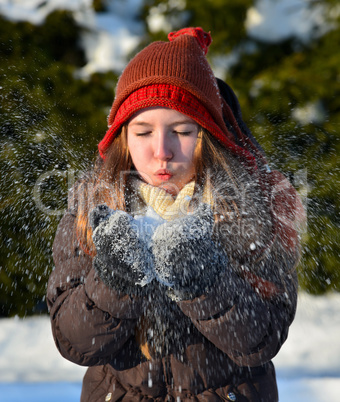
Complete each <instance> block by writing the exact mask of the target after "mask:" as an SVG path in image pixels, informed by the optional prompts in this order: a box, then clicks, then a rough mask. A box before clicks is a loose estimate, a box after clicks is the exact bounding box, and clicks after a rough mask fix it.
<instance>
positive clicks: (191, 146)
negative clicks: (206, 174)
mask: <svg viewBox="0 0 340 402" xmlns="http://www.w3.org/2000/svg"><path fill="white" fill-rule="evenodd" d="M196 140H197V139H191V138H188V140H187V141H186V142H185V143H184V144H182V152H183V155H185V158H186V159H187V161H188V162H189V163H191V162H193V159H194V154H195V149H196Z"/></svg>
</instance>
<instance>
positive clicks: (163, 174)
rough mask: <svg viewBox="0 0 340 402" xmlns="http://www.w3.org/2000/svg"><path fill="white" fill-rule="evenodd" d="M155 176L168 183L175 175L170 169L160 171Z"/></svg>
mask: <svg viewBox="0 0 340 402" xmlns="http://www.w3.org/2000/svg"><path fill="white" fill-rule="evenodd" d="M154 174H155V176H157V177H158V178H160V179H161V180H163V181H168V180H170V179H171V177H172V176H173V175H174V174H173V173H172V172H171V171H170V170H168V169H159V170H157V172H155V173H154Z"/></svg>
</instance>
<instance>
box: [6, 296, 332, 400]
mask: <svg viewBox="0 0 340 402" xmlns="http://www.w3.org/2000/svg"><path fill="white" fill-rule="evenodd" d="M339 311H340V294H331V295H328V296H323V297H313V296H309V295H306V294H304V293H302V294H301V295H300V296H299V304H298V311H297V315H296V319H295V321H294V323H293V324H292V326H291V330H290V333H289V337H288V340H287V341H286V343H285V344H284V345H283V347H282V349H281V351H280V353H279V354H278V356H277V357H276V358H275V359H274V363H275V366H276V370H277V376H278V384H279V392H280V401H281V402H307V401H310V400H313V401H316V402H326V401H327V402H336V401H338V400H339V391H340V314H339ZM84 372H85V368H84V367H80V366H77V365H75V364H72V363H70V362H68V361H67V360H65V359H63V358H62V357H61V356H60V355H59V353H58V352H57V349H56V347H55V345H54V342H53V339H52V334H51V329H50V323H49V319H48V317H45V316H43V317H41V316H40V317H30V318H26V319H18V318H12V319H1V320H0V402H14V401H17V400H19V399H21V397H22V395H25V400H26V401H29V402H40V401H41V402H42V401H45V400H46V398H47V397H48V400H49V401H50V402H54V401H55V402H57V401H58V402H59V401H61V400H62V401H63V402H71V401H77V400H79V396H80V392H81V380H82V377H83V374H84Z"/></svg>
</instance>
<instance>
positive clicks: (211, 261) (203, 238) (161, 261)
mask: <svg viewBox="0 0 340 402" xmlns="http://www.w3.org/2000/svg"><path fill="white" fill-rule="evenodd" d="M213 225H214V218H213V213H212V211H211V208H210V207H209V206H208V205H206V204H203V205H202V206H200V208H199V209H198V211H197V212H196V213H195V214H192V215H189V216H187V217H185V218H181V219H178V220H174V221H170V222H167V223H164V224H163V225H161V226H159V227H158V228H157V229H156V231H155V233H154V235H153V249H152V250H153V255H154V259H155V271H156V275H157V279H158V280H159V281H160V282H161V283H163V284H164V285H166V286H168V287H169V288H171V289H173V292H172V294H174V299H179V300H180V299H185V298H187V299H188V298H193V297H195V296H198V295H201V294H203V293H204V292H207V291H209V289H211V287H212V286H213V285H214V283H215V282H216V281H217V278H218V277H219V276H220V275H221V274H222V273H223V271H225V269H226V266H227V262H228V260H227V256H226V254H225V252H224V251H223V250H222V249H221V248H220V247H219V246H218V245H217V244H216V242H215V241H214V240H213V238H212V230H213Z"/></svg>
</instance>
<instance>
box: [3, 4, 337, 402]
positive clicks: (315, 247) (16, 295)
mask: <svg viewBox="0 0 340 402" xmlns="http://www.w3.org/2000/svg"><path fill="white" fill-rule="evenodd" d="M185 26H201V27H202V28H203V29H204V30H206V31H210V32H211V34H212V38H213V43H212V45H211V46H210V49H209V53H208V59H209V61H210V63H211V65H212V66H213V69H214V72H215V75H216V76H218V77H220V78H222V79H224V80H226V81H227V82H228V83H229V84H230V85H231V87H232V88H233V89H234V91H235V92H236V94H237V96H238V98H239V100H240V103H241V108H242V111H243V117H244V120H245V121H246V123H247V125H248V126H249V127H250V129H251V130H252V132H253V134H254V136H255V137H256V138H257V139H258V141H259V142H260V143H261V144H262V146H263V148H264V149H265V151H266V153H267V156H268V158H269V160H270V163H271V165H272V167H273V168H277V169H279V170H281V171H282V172H283V173H284V174H285V175H286V177H288V178H289V179H290V180H291V182H292V183H293V185H294V186H295V187H296V188H297V189H298V191H299V192H300V195H301V197H302V201H303V203H304V206H305V208H306V211H307V218H308V222H307V227H306V228H305V229H304V231H303V233H302V237H303V258H302V261H301V264H300V265H299V267H298V271H299V277H300V296H299V304H298V312H297V317H296V320H295V321H294V323H293V325H292V327H291V331H290V336H289V338H288V341H287V342H286V344H285V345H284V346H283V348H282V350H281V351H280V353H279V355H278V357H276V358H275V359H274V360H275V365H276V368H277V373H278V382H279V392H280V396H281V398H280V400H281V401H289V402H302V401H309V400H316V401H327V402H329V401H337V400H339V392H338V391H339V384H340V343H339V339H340V315H339V310H340V270H339V262H340V261H339V255H340V252H339V251H340V250H339V244H340V241H339V240H340V239H339V222H340V214H339V186H340V183H339V179H340V172H339V162H338V160H339V154H340V67H339V66H340V52H339V43H340V5H339V2H338V0H237V1H234V0H166V1H160V0H0V317H1V319H0V400H1V401H2V402H12V401H14V400H18V399H22V396H23V395H25V400H27V401H32V402H40V401H45V400H46V397H48V399H49V401H52V402H53V401H54V400H55V401H60V400H63V401H64V402H67V401H75V400H79V395H80V390H81V378H82V375H83V373H84V368H82V367H78V366H75V365H73V364H71V363H69V362H67V361H66V360H64V359H62V358H61V357H60V356H59V355H58V352H57V349H56V348H55V346H54V344H53V340H52V335H51V330H50V328H49V319H48V316H47V308H46V301H45V293H46V284H47V280H48V276H49V274H50V272H51V270H52V269H53V261H52V243H53V238H54V235H55V231H56V228H57V225H58V222H59V220H60V219H61V217H62V215H63V213H64V211H65V208H66V206H67V192H68V189H69V188H70V187H71V186H72V185H73V183H74V182H75V180H76V179H77V177H79V175H81V173H82V172H84V171H86V170H88V169H90V168H91V166H92V164H93V161H94V159H95V157H96V153H97V144H98V142H99V141H100V139H101V138H102V137H103V135H104V134H105V132H106V128H107V115H108V113H109V110H110V107H111V104H112V101H113V98H114V88H115V85H116V83H117V79H118V76H119V74H120V72H121V70H122V68H123V67H124V65H125V64H126V62H127V61H128V60H129V59H130V58H131V57H132V56H133V55H134V54H136V52H138V50H139V49H141V48H142V47H144V46H145V45H146V44H148V43H149V42H150V41H154V40H158V39H160V40H167V39H166V37H167V33H168V32H170V31H173V30H178V29H180V28H182V27H185ZM315 295H318V297H316V296H315ZM19 317H20V318H19ZM21 318H25V319H21ZM51 382H53V384H52V383H51Z"/></svg>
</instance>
